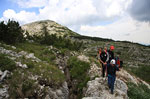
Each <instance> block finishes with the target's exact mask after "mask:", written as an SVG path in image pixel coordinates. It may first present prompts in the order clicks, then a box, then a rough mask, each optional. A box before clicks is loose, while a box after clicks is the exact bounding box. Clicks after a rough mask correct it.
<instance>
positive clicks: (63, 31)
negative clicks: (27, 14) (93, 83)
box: [22, 20, 78, 36]
mask: <svg viewBox="0 0 150 99" xmlns="http://www.w3.org/2000/svg"><path fill="white" fill-rule="evenodd" d="M22 29H23V30H24V31H25V32H28V33H29V35H31V36H32V35H37V36H39V35H43V34H44V29H46V31H47V32H48V33H49V34H56V35H58V36H64V35H67V36H68V35H78V34H77V33H75V32H73V31H71V30H70V29H68V28H67V27H65V26H62V25H60V24H58V23H56V22H54V21H51V20H44V21H37V22H33V23H29V24H25V25H23V26H22Z"/></svg>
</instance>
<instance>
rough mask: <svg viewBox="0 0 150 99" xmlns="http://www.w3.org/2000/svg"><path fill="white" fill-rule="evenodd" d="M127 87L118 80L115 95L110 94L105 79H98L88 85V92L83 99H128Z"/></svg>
mask: <svg viewBox="0 0 150 99" xmlns="http://www.w3.org/2000/svg"><path fill="white" fill-rule="evenodd" d="M127 89H128V87H127V85H126V84H125V83H124V82H123V81H122V80H119V79H116V82H115V88H114V94H113V95H112V94H110V90H109V88H108V86H107V80H106V79H105V78H102V77H100V78H96V79H95V80H92V81H89V82H88V83H87V90H86V91H85V97H84V98H83V99H128V96H127Z"/></svg>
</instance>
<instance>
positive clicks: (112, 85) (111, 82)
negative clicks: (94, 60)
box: [108, 74, 116, 93]
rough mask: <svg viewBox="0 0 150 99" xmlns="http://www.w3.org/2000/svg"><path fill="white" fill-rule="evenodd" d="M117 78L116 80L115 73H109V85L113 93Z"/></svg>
mask: <svg viewBox="0 0 150 99" xmlns="http://www.w3.org/2000/svg"><path fill="white" fill-rule="evenodd" d="M115 80H116V76H115V75H109V74H108V86H109V88H110V89H111V92H112V93H113V90H114V83H115Z"/></svg>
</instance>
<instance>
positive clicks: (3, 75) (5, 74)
mask: <svg viewBox="0 0 150 99" xmlns="http://www.w3.org/2000/svg"><path fill="white" fill-rule="evenodd" d="M7 73H9V71H8V70H5V71H4V72H3V74H2V76H1V77H0V82H1V81H3V79H4V78H5V77H6V76H7Z"/></svg>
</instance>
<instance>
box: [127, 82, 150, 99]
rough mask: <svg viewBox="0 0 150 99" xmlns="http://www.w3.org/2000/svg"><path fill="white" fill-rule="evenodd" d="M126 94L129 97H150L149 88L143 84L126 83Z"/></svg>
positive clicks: (143, 98)
mask: <svg viewBox="0 0 150 99" xmlns="http://www.w3.org/2000/svg"><path fill="white" fill-rule="evenodd" d="M128 96H129V98H130V99H150V89H148V88H147V86H145V85H144V84H140V85H138V86H137V85H135V84H133V83H128Z"/></svg>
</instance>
